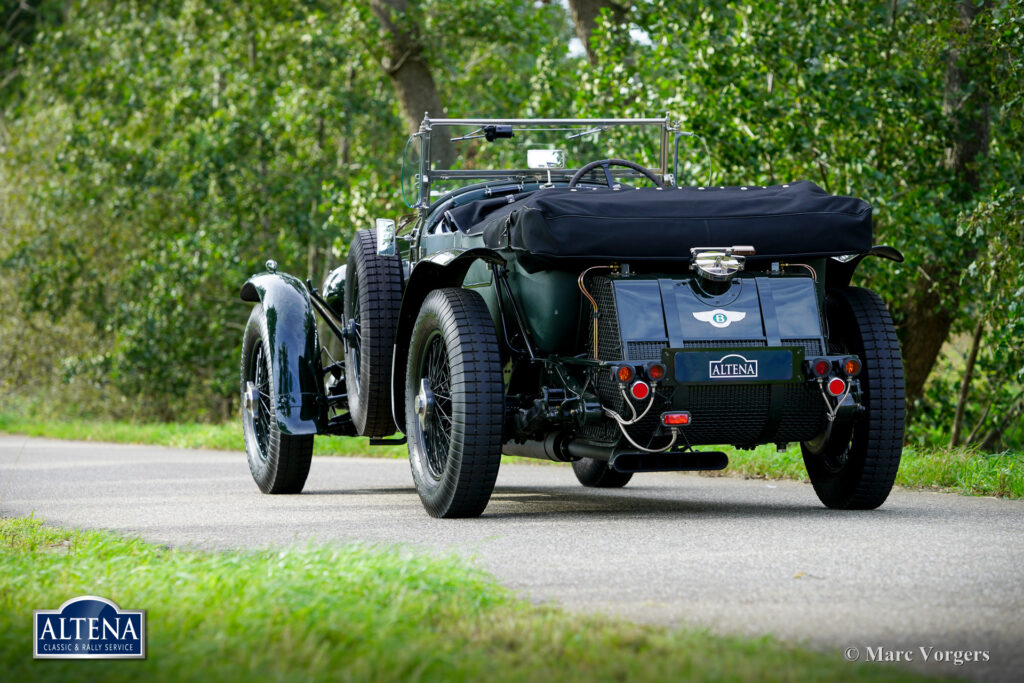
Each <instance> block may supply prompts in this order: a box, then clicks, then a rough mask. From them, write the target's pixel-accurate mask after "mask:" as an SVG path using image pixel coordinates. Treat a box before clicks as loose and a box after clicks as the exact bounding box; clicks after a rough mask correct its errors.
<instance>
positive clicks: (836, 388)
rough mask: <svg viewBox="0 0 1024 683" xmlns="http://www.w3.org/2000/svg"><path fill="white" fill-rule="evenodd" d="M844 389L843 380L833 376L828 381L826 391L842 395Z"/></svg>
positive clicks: (834, 394)
mask: <svg viewBox="0 0 1024 683" xmlns="http://www.w3.org/2000/svg"><path fill="white" fill-rule="evenodd" d="M844 391H846V382H845V381H843V380H841V379H839V378H838V377H833V378H832V379H830V380H829V381H828V393H830V394H832V395H833V396H842V395H843V392H844Z"/></svg>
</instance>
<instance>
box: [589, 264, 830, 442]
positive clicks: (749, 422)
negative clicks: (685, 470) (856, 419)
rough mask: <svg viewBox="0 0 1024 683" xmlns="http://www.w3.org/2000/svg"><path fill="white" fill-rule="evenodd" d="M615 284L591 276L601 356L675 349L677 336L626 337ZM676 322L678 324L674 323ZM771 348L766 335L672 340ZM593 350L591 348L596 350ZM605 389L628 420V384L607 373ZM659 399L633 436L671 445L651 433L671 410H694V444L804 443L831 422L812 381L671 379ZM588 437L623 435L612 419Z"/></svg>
mask: <svg viewBox="0 0 1024 683" xmlns="http://www.w3.org/2000/svg"><path fill="white" fill-rule="evenodd" d="M615 283H616V279H615V278H610V277H607V276H594V277H590V278H588V279H587V282H586V285H587V289H588V290H589V291H590V293H591V294H592V295H593V296H594V298H595V300H596V301H597V302H598V307H599V314H600V315H599V318H598V321H599V322H598V358H599V359H600V360H607V361H620V360H625V361H632V362H633V363H635V364H637V365H642V364H643V363H645V362H648V361H660V360H662V350H663V349H666V348H670V340H667V339H657V340H642V339H626V340H625V341H624V340H623V339H622V332H621V331H620V325H619V312H618V310H617V306H616V296H615ZM665 308H666V309H668V308H669V307H668V306H666V307H665ZM669 327H670V328H671V325H670V326H669ZM698 329H700V328H698ZM687 336H692V335H690V334H688V335H687ZM588 338H589V335H588ZM776 344H778V345H781V346H791V347H798V348H800V349H801V350H802V351H803V353H804V357H813V356H815V355H819V354H821V353H823V351H824V349H823V348H822V339H821V338H820V337H803V338H782V339H779V340H777V341H776ZM766 346H769V342H768V340H767V339H766V338H762V339H751V338H746V339H723V338H721V337H720V336H717V337H716V338H710V339H702V340H697V339H692V338H691V339H687V340H677V343H676V344H671V348H677V349H713V348H764V347H766ZM773 346H774V344H773ZM590 350H591V349H590V348H589V347H588V351H590ZM597 391H598V395H599V396H600V398H601V402H602V404H603V405H605V406H606V407H608V408H611V409H613V410H616V411H617V412H618V413H619V414H620V415H623V416H624V417H627V418H628V417H629V416H630V410H629V408H628V407H627V406H626V404H625V400H624V399H623V396H622V393H621V391H620V388H619V386H618V384H617V383H616V382H614V381H613V380H612V379H611V376H610V373H608V372H602V373H600V375H599V378H598V382H597ZM773 391H774V392H775V393H776V394H778V395H779V398H780V399H781V402H782V413H781V419H780V420H779V421H778V427H777V429H775V430H767V427H768V422H769V410H770V405H771V398H772V392H773ZM655 401H656V402H655V405H654V406H653V407H652V409H651V411H650V414H649V415H648V416H647V417H646V418H645V419H644V420H642V421H641V422H640V423H639V424H637V425H636V426H633V427H630V428H629V430H630V435H631V436H633V438H634V439H636V440H637V441H638V442H639V443H641V444H642V445H653V446H659V445H663V444H664V442H665V439H663V438H662V439H656V440H654V441H653V443H652V442H650V437H651V435H652V434H653V432H654V431H655V430H656V429H657V427H658V421H659V419H660V415H661V413H662V412H664V411H665V410H669V409H674V410H688V411H689V412H690V414H691V416H692V423H691V424H690V425H689V426H688V427H686V428H685V429H683V430H682V432H681V433H682V435H683V436H684V437H685V438H686V440H687V441H688V442H689V443H690V444H693V445H698V444H736V445H752V444H755V443H772V442H782V441H803V440H807V439H810V438H812V437H814V436H815V435H817V434H818V433H819V432H820V431H821V430H822V429H823V428H824V426H825V411H824V407H825V403H824V401H823V399H822V397H821V394H820V391H819V390H818V387H817V386H816V385H815V384H811V383H806V382H797V383H789V384H779V385H775V386H774V388H773V387H772V386H770V385H767V384H705V385H697V386H692V385H691V386H685V387H684V386H679V387H674V386H666V385H664V384H663V385H661V386H659V387H658V391H657V397H656V398H655ZM633 403H634V407H635V408H636V409H637V410H638V411H639V410H642V409H643V408H644V407H645V406H646V401H643V402H640V401H634V402H633ZM766 431H767V432H768V433H766ZM583 436H584V437H585V438H587V439H590V440H593V441H596V442H601V443H612V442H615V441H617V440H618V439H619V438H620V436H621V433H620V431H619V428H618V426H617V425H615V423H614V422H613V421H612V420H610V419H609V420H605V421H603V422H602V423H601V424H598V425H593V426H590V427H587V428H586V429H585V430H584V432H583Z"/></svg>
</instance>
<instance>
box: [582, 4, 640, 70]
mask: <svg viewBox="0 0 1024 683" xmlns="http://www.w3.org/2000/svg"><path fill="white" fill-rule="evenodd" d="M605 8H608V9H609V10H611V12H612V17H613V21H614V22H615V23H616V24H621V23H623V22H624V21H625V20H626V11H627V10H628V6H627V5H625V4H624V3H618V2H612V1H611V0H569V9H570V11H571V12H572V23H573V24H574V25H575V26H576V35H577V36H578V37H579V39H580V42H582V43H583V48H584V49H585V50H586V51H587V61H589V62H590V63H591V64H596V63H597V55H596V54H594V49H593V46H592V45H591V43H590V37H591V35H593V33H594V29H595V28H597V18H598V17H599V16H601V10H602V9H605Z"/></svg>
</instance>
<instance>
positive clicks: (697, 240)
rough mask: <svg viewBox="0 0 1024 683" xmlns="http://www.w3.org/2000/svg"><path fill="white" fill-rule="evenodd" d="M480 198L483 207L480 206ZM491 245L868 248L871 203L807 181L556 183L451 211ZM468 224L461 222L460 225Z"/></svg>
mask: <svg viewBox="0 0 1024 683" xmlns="http://www.w3.org/2000/svg"><path fill="white" fill-rule="evenodd" d="M485 204H486V206H484V205H485ZM451 218H452V222H453V223H455V224H456V226H457V227H459V229H460V230H464V231H466V232H468V233H470V234H478V233H483V235H484V243H485V244H486V245H487V246H488V247H491V248H493V249H498V248H504V247H510V248H511V249H513V250H516V251H520V252H525V253H524V254H523V255H524V256H525V255H527V254H528V255H529V259H530V260H531V261H533V263H534V265H543V263H544V262H547V261H556V260H562V259H574V260H578V259H610V260H652V261H664V260H688V259H689V258H690V248H691V247H728V246H733V245H751V246H753V247H754V248H755V250H756V251H757V257H756V258H758V259H762V258H771V259H779V258H792V257H805V258H806V257H811V256H838V255H841V254H857V253H862V252H865V251H867V250H869V249H870V248H871V205H870V204H868V203H867V202H865V201H863V200H860V199H857V198H855V197H840V196H834V195H830V194H828V193H827V192H825V191H824V190H823V189H821V188H820V187H818V186H817V185H815V184H814V183H812V182H808V181H801V182H794V183H789V184H786V185H774V186H770V187H755V186H749V187H708V188H699V187H681V188H666V189H664V190H658V189H656V188H643V189H623V190H611V189H607V188H580V189H579V190H576V191H573V190H568V189H564V188H552V189H544V190H538V191H536V192H532V193H529V194H527V195H519V196H517V197H513V198H512V201H510V200H509V198H502V199H489V200H480V201H479V202H471V203H470V204H467V205H465V206H462V207H458V209H455V210H454V211H453V212H451ZM467 224H468V225H467Z"/></svg>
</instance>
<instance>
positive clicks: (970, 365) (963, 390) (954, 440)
mask: <svg viewBox="0 0 1024 683" xmlns="http://www.w3.org/2000/svg"><path fill="white" fill-rule="evenodd" d="M984 332H985V320H984V319H982V320H979V321H978V324H977V326H976V327H975V328H974V337H973V338H972V339H971V352H970V354H968V356H967V367H965V368H964V378H963V380H962V381H961V382H960V396H959V397H958V399H957V402H956V414H955V415H954V416H953V434H952V435H951V436H950V437H949V447H950V448H956V447H957V446H959V445H960V431H961V429H962V428H963V424H964V409H965V408H966V407H967V397H968V396H969V395H970V393H971V379H972V378H973V377H974V363H975V361H977V360H978V347H979V346H981V336H982V334H984Z"/></svg>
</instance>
